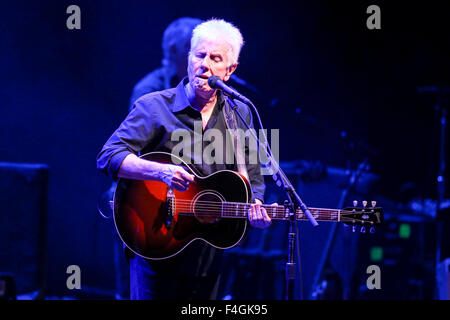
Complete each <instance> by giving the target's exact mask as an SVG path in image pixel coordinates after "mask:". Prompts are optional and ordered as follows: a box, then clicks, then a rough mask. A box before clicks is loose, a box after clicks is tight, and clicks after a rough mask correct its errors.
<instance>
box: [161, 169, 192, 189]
mask: <svg viewBox="0 0 450 320" xmlns="http://www.w3.org/2000/svg"><path fill="white" fill-rule="evenodd" d="M159 178H160V180H161V181H162V182H164V183H165V184H167V185H168V186H169V187H170V188H174V189H175V190H178V191H186V190H187V189H188V188H189V183H191V182H194V179H195V176H194V175H192V174H190V173H189V172H187V171H186V170H184V169H183V167H180V166H176V165H173V164H161V169H160V172H159Z"/></svg>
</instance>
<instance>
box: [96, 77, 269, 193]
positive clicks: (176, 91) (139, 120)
mask: <svg viewBox="0 0 450 320" xmlns="http://www.w3.org/2000/svg"><path fill="white" fill-rule="evenodd" d="M187 81H188V79H187V78H185V79H183V81H182V82H180V84H179V85H178V86H177V87H176V88H172V89H168V90H163V91H159V92H153V93H150V94H146V95H144V96H142V97H141V98H139V99H138V100H137V101H136V102H135V107H134V108H133V109H132V111H131V112H130V113H129V115H128V116H127V118H126V119H125V121H123V122H122V124H121V125H120V126H119V128H118V129H117V130H116V131H115V132H114V133H113V135H112V136H111V137H110V138H109V139H108V141H107V142H106V144H105V145H104V146H103V149H102V150H101V152H100V153H99V155H98V157H97V167H98V168H99V169H100V170H102V171H103V172H105V173H106V174H108V175H109V176H111V177H112V178H113V179H114V180H116V179H117V173H118V171H119V168H120V166H121V164H122V162H123V160H124V159H125V157H126V156H127V155H129V154H130V153H134V154H136V155H139V154H145V153H148V152H152V151H164V152H168V153H171V152H172V149H173V148H174V147H176V146H177V145H178V146H179V144H180V143H182V141H181V138H180V137H178V138H175V139H172V135H173V133H174V132H177V130H179V129H183V130H184V132H185V133H189V136H190V137H191V139H190V145H189V143H188V145H187V146H186V147H187V149H190V151H191V152H185V151H186V150H185V149H186V148H184V149H183V154H182V155H183V156H184V157H187V158H188V159H189V162H190V163H191V164H193V166H194V167H195V168H196V169H197V170H198V171H199V172H200V173H201V174H203V175H209V174H211V173H213V172H215V171H218V170H224V169H228V170H237V166H236V164H235V163H236V161H233V160H232V161H231V162H232V163H229V164H227V161H226V156H227V153H228V156H229V153H230V150H229V149H227V145H226V143H225V141H224V142H223V143H222V146H223V150H222V155H223V157H222V160H223V161H219V163H212V164H207V162H206V161H204V159H203V158H202V156H203V150H204V148H206V147H207V146H208V145H209V144H210V143H211V141H205V140H208V139H202V134H203V133H206V131H207V130H208V129H216V130H219V131H220V132H222V133H223V137H224V139H225V137H226V134H225V130H226V128H227V127H226V122H225V119H224V116H223V113H222V108H223V106H224V103H225V102H224V98H223V97H222V95H221V94H220V93H219V94H218V99H217V103H216V106H215V107H214V110H213V112H212V114H211V117H210V119H209V121H208V123H207V126H206V128H205V130H203V129H202V126H201V123H202V117H201V114H200V112H199V111H197V110H196V109H194V108H192V107H191V106H190V104H189V100H188V98H187V96H186V93H185V90H184V85H185V84H186V83H187ZM237 104H238V108H239V111H240V112H241V114H242V116H243V118H244V119H246V122H247V123H248V124H249V125H250V127H251V128H253V123H252V117H251V112H250V110H249V109H248V107H247V106H246V105H244V104H241V103H239V102H237ZM237 123H238V127H239V128H241V129H243V130H244V131H246V130H247V128H246V126H245V124H244V123H242V121H241V120H240V119H239V118H238V119H237ZM195 126H197V129H196V128H195ZM199 131H201V133H202V134H199ZM178 132H179V131H178ZM184 143H185V141H184ZM249 146H251V144H247V146H246V148H245V152H246V158H247V160H248V159H249V153H254V152H257V150H252V149H249ZM195 150H200V151H201V152H194V151H195ZM220 158H221V157H220V156H218V159H220ZM256 158H257V157H256ZM232 159H234V157H232ZM248 162H249V161H247V165H246V167H247V171H248V175H249V180H250V184H251V186H252V191H253V198H254V199H255V198H258V199H261V200H263V199H264V189H265V187H264V179H263V176H262V175H261V166H260V163H259V161H258V162H257V163H254V164H250V163H248Z"/></svg>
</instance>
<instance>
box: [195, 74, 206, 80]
mask: <svg viewBox="0 0 450 320" xmlns="http://www.w3.org/2000/svg"><path fill="white" fill-rule="evenodd" d="M197 78H200V79H205V80H208V79H209V77H208V76H205V75H198V76H197Z"/></svg>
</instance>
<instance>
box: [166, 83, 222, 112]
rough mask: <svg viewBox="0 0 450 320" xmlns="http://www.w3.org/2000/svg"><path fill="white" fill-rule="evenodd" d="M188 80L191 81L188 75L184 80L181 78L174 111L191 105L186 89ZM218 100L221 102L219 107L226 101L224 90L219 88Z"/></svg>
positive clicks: (173, 107)
mask: <svg viewBox="0 0 450 320" xmlns="http://www.w3.org/2000/svg"><path fill="white" fill-rule="evenodd" d="M188 82H189V79H188V77H184V78H183V80H181V82H180V83H179V84H178V85H177V87H176V88H175V92H176V95H175V101H174V103H173V106H172V111H173V112H178V111H181V110H183V109H186V108H187V107H191V105H190V103H189V100H188V98H187V95H186V91H185V90H184V86H185V85H186V84H187V83H188ZM217 102H218V103H219V107H222V105H223V103H224V102H225V100H224V97H223V95H222V92H221V91H220V90H217ZM191 108H192V107H191Z"/></svg>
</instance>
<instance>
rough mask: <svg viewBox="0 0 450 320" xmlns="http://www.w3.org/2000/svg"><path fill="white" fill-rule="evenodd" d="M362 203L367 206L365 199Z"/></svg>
mask: <svg viewBox="0 0 450 320" xmlns="http://www.w3.org/2000/svg"><path fill="white" fill-rule="evenodd" d="M362 204H363V207H364V208H365V207H366V206H367V201H366V200H364V201H363V202H362Z"/></svg>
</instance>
